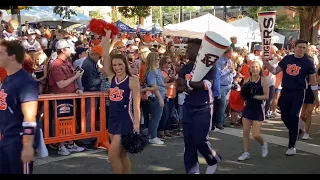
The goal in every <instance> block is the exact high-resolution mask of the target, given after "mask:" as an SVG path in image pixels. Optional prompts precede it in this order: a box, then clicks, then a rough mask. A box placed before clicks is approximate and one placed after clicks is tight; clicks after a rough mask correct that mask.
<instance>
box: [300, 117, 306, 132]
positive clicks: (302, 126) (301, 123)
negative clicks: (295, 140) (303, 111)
mask: <svg viewBox="0 0 320 180" xmlns="http://www.w3.org/2000/svg"><path fill="white" fill-rule="evenodd" d="M305 124H306V123H305V122H304V121H303V120H301V119H300V120H299V128H300V129H301V130H303V131H304V126H305Z"/></svg>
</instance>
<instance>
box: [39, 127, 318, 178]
mask: <svg viewBox="0 0 320 180" xmlns="http://www.w3.org/2000/svg"><path fill="white" fill-rule="evenodd" d="M210 141H211V143H212V146H213V147H214V148H215V149H216V150H217V152H218V153H219V154H220V155H221V156H222V160H223V161H222V163H221V164H219V166H218V170H217V174H271V173H272V174H289V173H290V174H291V173H292V174H301V173H303V174H310V173H319V167H318V162H319V161H320V156H319V155H314V154H310V153H306V152H303V151H297V152H298V154H297V155H296V156H292V157H288V156H285V155H284V153H285V151H286V148H285V147H283V146H279V145H275V144H271V143H269V155H268V157H266V158H262V157H261V156H260V147H259V145H258V144H257V143H256V142H254V141H253V140H252V141H251V144H250V146H251V159H250V160H248V161H246V162H238V161H237V158H238V156H240V155H241V153H242V152H243V149H242V148H243V145H242V138H240V137H237V136H232V135H227V134H222V133H212V134H211V136H210ZM183 149H184V144H183V139H182V138H175V139H170V140H166V141H165V145H158V146H152V145H150V146H148V147H147V148H146V149H145V151H144V152H143V153H142V154H139V155H132V156H131V161H132V173H133V174H185V170H184V165H183ZM199 162H200V168H201V173H204V171H205V168H206V165H205V160H204V159H203V158H202V156H201V155H199ZM306 164H308V166H306ZM110 173H111V166H110V162H109V161H108V157H107V153H106V152H105V151H103V152H100V153H96V154H88V155H83V156H80V157H74V158H69V159H65V160H61V161H56V162H51V163H47V164H42V165H38V166H36V167H35V174H110Z"/></svg>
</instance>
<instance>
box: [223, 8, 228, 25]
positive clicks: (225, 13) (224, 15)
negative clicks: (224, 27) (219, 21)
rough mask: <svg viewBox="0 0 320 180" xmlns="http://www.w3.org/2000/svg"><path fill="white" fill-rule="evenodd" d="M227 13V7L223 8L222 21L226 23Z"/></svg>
mask: <svg viewBox="0 0 320 180" xmlns="http://www.w3.org/2000/svg"><path fill="white" fill-rule="evenodd" d="M227 12H228V9H227V6H223V20H224V21H227Z"/></svg>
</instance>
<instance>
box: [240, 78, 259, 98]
mask: <svg viewBox="0 0 320 180" xmlns="http://www.w3.org/2000/svg"><path fill="white" fill-rule="evenodd" d="M256 93H257V86H256V84H255V83H253V82H248V83H246V84H244V85H243V87H242V89H241V96H242V98H243V99H244V100H245V101H247V100H250V99H252V98H253V97H254V96H255V95H256Z"/></svg>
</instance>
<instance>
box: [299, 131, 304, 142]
mask: <svg viewBox="0 0 320 180" xmlns="http://www.w3.org/2000/svg"><path fill="white" fill-rule="evenodd" d="M303 135H304V131H303V130H302V129H299V133H298V140H301V139H302V136H303Z"/></svg>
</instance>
